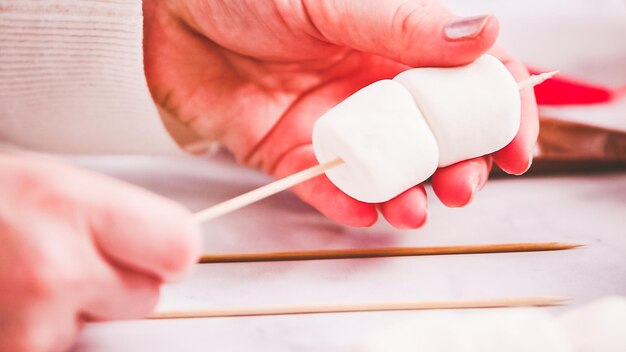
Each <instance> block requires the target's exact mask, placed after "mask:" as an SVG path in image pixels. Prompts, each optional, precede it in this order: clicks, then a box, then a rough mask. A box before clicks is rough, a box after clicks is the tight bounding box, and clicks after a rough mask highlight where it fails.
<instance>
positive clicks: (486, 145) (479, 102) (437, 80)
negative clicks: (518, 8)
mask: <svg viewBox="0 0 626 352" xmlns="http://www.w3.org/2000/svg"><path fill="white" fill-rule="evenodd" d="M394 81H398V82H400V83H402V84H403V85H404V86H405V87H406V88H407V89H408V90H409V91H410V92H411V94H412V95H413V98H415V102H416V103H417V105H418V106H419V109H420V110H421V112H422V114H423V115H424V117H425V118H426V121H427V122H428V125H429V126H430V129H431V131H432V132H433V134H434V135H435V137H436V138H437V142H438V145H439V167H445V166H448V165H452V164H454V163H457V162H459V161H462V160H467V159H471V158H475V157H478V156H481V155H486V154H490V153H493V152H495V151H497V150H500V149H502V148H503V147H505V146H506V145H507V144H509V142H511V140H513V137H515V135H516V134H517V131H518V129H519V124H520V114H521V99H520V94H519V88H518V85H517V82H516V81H515V79H514V78H513V76H511V74H510V73H509V71H508V70H507V68H506V67H505V66H504V64H502V62H500V60H498V59H496V58H495V57H493V56H491V55H483V56H481V57H479V58H478V59H477V60H476V61H474V62H472V63H471V64H469V65H465V66H460V67H451V68H415V69H411V70H408V71H404V72H402V73H400V74H399V75H397V76H396V77H395V78H394Z"/></svg>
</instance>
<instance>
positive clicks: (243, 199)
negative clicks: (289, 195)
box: [194, 159, 343, 222]
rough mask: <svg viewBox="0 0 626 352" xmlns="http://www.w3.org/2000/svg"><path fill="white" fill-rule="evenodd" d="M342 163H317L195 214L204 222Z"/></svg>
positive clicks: (338, 160)
mask: <svg viewBox="0 0 626 352" xmlns="http://www.w3.org/2000/svg"><path fill="white" fill-rule="evenodd" d="M340 164H343V161H342V160H341V159H334V160H331V161H329V162H327V163H323V164H320V165H315V166H313V167H311V168H308V169H306V170H302V171H300V172H297V173H295V174H293V175H289V176H287V177H285V178H281V179H280V180H278V181H275V182H272V183H270V184H267V185H265V186H262V187H259V188H257V189H255V190H252V191H250V192H248V193H244V194H242V195H240V196H238V197H235V198H232V199H229V200H227V201H225V202H222V203H219V204H217V205H214V206H212V207H210V208H207V209H204V210H202V211H199V212H197V213H195V214H194V217H195V219H196V221H198V222H204V221H208V220H211V219H214V218H216V217H219V216H222V215H224V214H227V213H230V212H231V211H235V210H237V209H239V208H242V207H245V206H246V205H249V204H252V203H254V202H256V201H259V200H261V199H264V198H267V197H269V196H271V195H273V194H276V193H278V192H281V191H284V190H286V189H288V188H291V187H293V186H295V185H297V184H299V183H302V182H304V181H306V180H308V179H311V178H313V177H315V176H318V175H321V174H323V173H324V172H325V171H326V170H328V169H330V168H333V167H335V166H337V165H340Z"/></svg>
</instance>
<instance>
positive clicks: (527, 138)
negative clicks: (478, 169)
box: [493, 49, 539, 175]
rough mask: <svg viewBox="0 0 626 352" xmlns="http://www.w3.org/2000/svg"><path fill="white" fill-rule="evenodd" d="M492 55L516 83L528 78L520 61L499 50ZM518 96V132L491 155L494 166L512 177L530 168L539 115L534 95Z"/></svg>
mask: <svg viewBox="0 0 626 352" xmlns="http://www.w3.org/2000/svg"><path fill="white" fill-rule="evenodd" d="M494 55H496V56H497V57H498V58H499V59H500V60H502V62H503V63H504V64H505V65H506V66H507V68H508V69H509V71H511V74H512V75H513V77H515V79H516V80H517V81H518V82H519V81H522V80H524V79H526V78H528V76H529V73H528V70H527V69H526V67H525V66H524V65H523V64H522V63H521V62H520V61H518V60H517V59H515V58H513V57H511V56H510V55H508V54H507V53H505V52H504V51H503V50H501V49H496V50H494ZM520 95H521V98H522V111H521V121H520V128H519V131H518V132H517V135H516V136H515V138H514V139H513V141H511V143H509V144H508V145H507V146H506V147H504V148H502V149H501V150H499V151H497V152H495V153H494V154H493V159H494V160H495V162H496V164H498V166H499V167H500V168H501V169H502V170H503V171H504V172H507V173H509V174H514V175H520V174H523V173H524V172H526V171H527V170H528V169H529V168H530V165H531V164H532V150H533V147H534V146H535V143H536V142H537V137H538V135H539V113H538V111H537V102H536V101H535V93H534V91H533V90H532V89H530V88H529V89H524V90H523V91H521V92H520Z"/></svg>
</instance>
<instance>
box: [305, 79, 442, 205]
mask: <svg viewBox="0 0 626 352" xmlns="http://www.w3.org/2000/svg"><path fill="white" fill-rule="evenodd" d="M313 148H314V150H315V155H316V157H317V159H318V161H319V162H320V163H324V162H327V161H330V160H333V159H335V158H337V157H339V158H341V159H342V160H343V161H344V164H343V165H340V166H337V167H334V168H332V169H330V170H328V171H327V172H326V175H327V176H328V178H329V179H330V180H331V181H332V182H333V184H335V185H336V186H337V187H339V189H341V190H342V191H343V192H344V193H346V194H348V195H349V196H351V197H353V198H355V199H358V200H360V201H363V202H368V203H380V202H384V201H387V200H389V199H391V198H393V197H394V196H396V195H398V194H400V193H402V192H403V191H405V190H407V189H409V188H410V187H412V186H415V185H417V184H419V183H421V182H423V181H424V180H426V179H427V178H428V177H430V175H432V174H433V173H434V171H435V169H436V168H437V163H438V160H439V154H438V149H437V142H436V140H435V137H434V136H433V134H432V133H431V131H430V129H429V128H428V125H427V124H426V121H425V120H424V118H423V116H422V114H421V113H420V111H419V110H418V108H417V106H416V105H415V102H414V100H413V97H412V96H411V94H410V93H409V92H408V91H407V90H406V89H405V88H404V87H403V86H402V85H401V84H400V83H397V82H394V81H391V80H383V81H378V82H375V83H373V84H371V85H369V86H367V87H365V88H363V89H361V90H359V91H358V92H356V93H354V94H353V95H352V96H350V97H349V98H348V99H346V100H344V101H343V102H341V103H339V104H338V105H337V106H335V107H333V108H332V109H331V110H329V111H328V112H327V113H325V114H324V115H323V116H322V117H321V118H319V119H318V120H317V122H316V124H315V126H314V129H313Z"/></svg>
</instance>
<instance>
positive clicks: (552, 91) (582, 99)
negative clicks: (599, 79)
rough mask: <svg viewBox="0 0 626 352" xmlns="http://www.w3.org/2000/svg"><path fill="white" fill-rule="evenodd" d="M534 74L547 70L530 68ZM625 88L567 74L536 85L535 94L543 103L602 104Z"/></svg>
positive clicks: (539, 102) (538, 100)
mask: <svg viewBox="0 0 626 352" xmlns="http://www.w3.org/2000/svg"><path fill="white" fill-rule="evenodd" d="M530 71H531V73H532V74H538V73H541V72H546V71H545V70H533V69H531V70H530ZM622 91H624V89H618V90H615V89H612V88H609V87H606V86H602V85H596V84H593V83H587V82H583V81H579V80H576V79H573V78H569V77H567V76H565V75H562V74H560V73H559V74H558V75H556V76H555V77H553V78H551V79H549V80H547V81H545V82H543V83H542V84H540V85H538V86H535V96H536V98H537V103H538V104H540V105H541V104H543V105H574V104H576V105H578V104H600V103H606V102H609V101H611V100H612V99H613V98H615V97H616V96H617V95H619V94H621V93H622Z"/></svg>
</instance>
